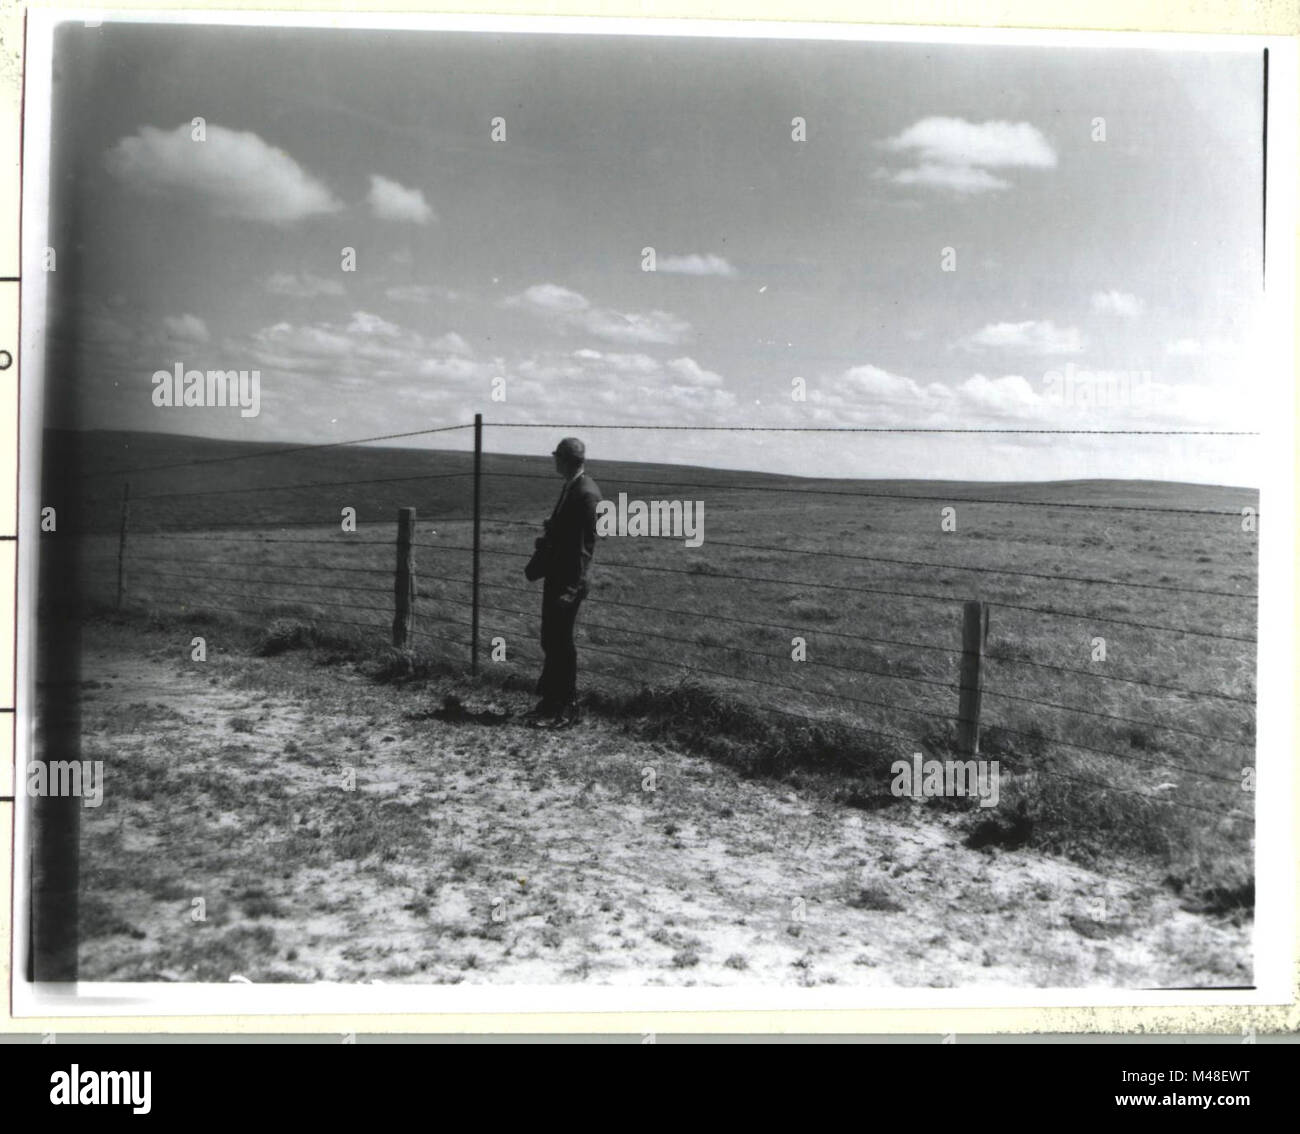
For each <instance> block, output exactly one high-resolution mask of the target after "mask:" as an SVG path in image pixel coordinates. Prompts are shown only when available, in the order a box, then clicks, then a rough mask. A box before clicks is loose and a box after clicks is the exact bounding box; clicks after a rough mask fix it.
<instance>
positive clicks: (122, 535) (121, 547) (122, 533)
mask: <svg viewBox="0 0 1300 1134" xmlns="http://www.w3.org/2000/svg"><path fill="white" fill-rule="evenodd" d="M130 518H131V482H130V481H129V480H124V481H123V482H122V522H121V526H120V527H119V528H118V530H117V609H118V610H121V609H122V595H123V593H124V590H125V586H126V574H125V559H126V528H127V523H128V522H129V520H130Z"/></svg>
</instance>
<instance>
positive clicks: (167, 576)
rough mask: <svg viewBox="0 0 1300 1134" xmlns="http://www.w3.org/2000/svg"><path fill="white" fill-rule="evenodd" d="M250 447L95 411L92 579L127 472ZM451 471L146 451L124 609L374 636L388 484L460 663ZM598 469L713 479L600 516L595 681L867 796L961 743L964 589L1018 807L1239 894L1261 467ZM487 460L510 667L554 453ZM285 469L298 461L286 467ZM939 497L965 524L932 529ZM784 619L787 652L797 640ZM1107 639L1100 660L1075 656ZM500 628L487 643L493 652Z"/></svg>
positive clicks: (429, 631) (432, 609)
mask: <svg viewBox="0 0 1300 1134" xmlns="http://www.w3.org/2000/svg"><path fill="white" fill-rule="evenodd" d="M256 448H257V447H256V446H249V445H236V444H227V443H221V442H212V441H197V440H194V439H190V438H179V437H168V436H164V435H147V434H132V435H123V434H103V433H96V434H87V435H85V438H84V439H83V442H82V444H81V446H80V453H81V457H82V464H81V467H80V468H77V469H75V470H65V471H75V473H76V474H77V475H80V476H86V477H87V479H86V480H85V482H84V483H85V484H86V485H88V486H89V488H88V491H87V495H88V497H90V500H89V507H87V506H86V504H87V501H85V500H82V501H78V500H77V499H75V496H74V495H73V494H71V493H68V494H66V495H64V496H62V497H60V496H58V494H57V493H56V499H57V502H58V505H59V509H60V512H59V514H60V517H61V520H60V529H59V530H60V538H62V537H65V536H67V535H68V534H69V533H70V532H84V533H85V535H84V538H82V539H80V540H78V541H77V544H76V550H77V554H78V556H79V562H78V563H77V564H76V565H75V567H74V568H73V569H74V570H75V572H76V574H75V576H74V577H75V578H76V579H77V580H78V584H77V585H78V588H79V589H80V590H81V592H82V594H83V596H84V598H85V599H86V600H87V602H88V603H90V604H91V605H92V606H102V605H105V604H111V603H112V602H113V600H114V592H115V586H116V566H115V561H116V554H117V528H118V522H119V506H118V500H119V498H120V494H121V480H122V479H123V478H121V477H119V476H117V475H115V474H114V472H113V470H114V469H122V468H134V467H136V466H139V465H151V464H164V463H171V462H189V461H199V460H209V459H218V458H224V457H228V456H233V455H238V454H242V453H245V452H251V451H254V450H255V449H256ZM271 448H276V446H271ZM470 471H471V458H470V456H469V455H468V454H466V453H462V452H448V451H416V450H409V449H404V450H403V449H380V448H365V447H363V448H339V449H325V450H316V451H311V452H306V453H298V454H290V455H285V456H277V457H267V458H264V459H257V460H238V461H230V462H225V461H221V462H220V463H211V464H206V465H199V466H197V467H195V468H192V469H172V470H162V471H158V472H152V473H143V474H141V473H135V474H133V475H132V476H131V477H130V478H129V479H130V490H131V497H132V504H131V519H130V531H129V536H128V542H127V559H126V599H127V605H128V606H129V607H132V608H143V609H145V610H153V611H157V612H160V613H166V614H167V615H168V616H169V617H170V616H176V615H180V616H188V615H195V616H198V615H200V614H204V615H206V614H208V613H209V612H213V613H216V614H217V615H222V614H224V615H228V616H229V617H231V618H232V619H236V620H245V621H249V620H251V621H253V622H254V623H266V622H268V621H270V620H271V619H274V618H279V619H282V620H289V621H294V620H296V621H298V622H306V623H309V624H312V625H316V626H323V627H327V628H330V629H332V630H334V631H338V632H340V633H343V634H345V635H346V634H355V635H356V636H358V637H359V638H360V639H361V640H363V641H365V642H374V643H375V644H376V646H380V645H382V644H383V643H385V642H386V641H387V639H388V632H389V625H390V622H391V617H392V586H393V560H394V548H393V542H394V538H395V516H396V511H397V509H398V508H399V507H402V506H414V507H415V508H416V509H417V536H416V540H417V545H418V546H417V548H416V564H417V577H418V590H419V598H418V605H417V615H416V627H417V635H418V643H417V644H418V646H419V647H420V650H421V651H422V652H423V653H425V654H427V655H428V656H429V657H431V658H434V659H440V660H441V661H443V662H446V663H450V664H452V665H456V666H463V665H465V664H467V662H468V657H469V626H468V623H469V618H470V614H469V596H470V588H469V580H470V555H469V553H468V551H467V550H466V549H467V548H468V547H469V545H470V542H471V538H472V525H471V524H470V522H469V517H470V514H471V486H472V480H471V477H470V475H469V474H470ZM588 471H589V472H590V473H591V474H592V475H593V476H594V477H595V478H596V480H597V481H598V482H599V483H600V485H601V487H602V490H603V492H604V494H605V496H606V497H607V498H614V497H616V496H617V494H618V493H619V492H626V493H628V494H629V496H630V497H633V498H639V499H647V500H648V499H690V500H700V501H703V502H704V505H705V539H704V543H703V546H701V547H699V548H695V549H691V548H687V547H684V546H683V544H682V542H681V541H679V540H667V539H660V540H650V539H618V538H612V539H607V540H604V541H602V542H601V543H600V545H599V546H598V547H597V551H596V562H595V569H594V583H593V590H592V594H591V598H590V600H589V602H588V603H587V604H586V605H585V607H584V609H583V613H582V616H581V618H580V620H579V626H580V647H579V648H580V656H581V661H582V666H583V674H582V680H583V682H584V684H585V686H586V687H587V688H588V689H589V690H592V691H593V692H597V693H600V692H604V693H605V694H606V695H607V696H608V697H610V698H615V697H624V698H626V697H628V696H635V695H636V694H637V691H638V690H640V689H641V688H643V687H647V686H648V687H650V688H652V689H655V690H659V691H660V692H661V693H663V692H664V691H665V690H666V691H668V692H667V693H666V694H665V696H668V697H669V700H668V701H667V702H665V703H666V704H672V703H673V702H672V701H671V696H673V695H676V696H678V697H679V701H678V702H677V703H679V704H681V705H694V704H697V703H699V701H698V698H699V694H700V691H705V692H707V693H708V695H709V696H714V697H720V698H722V699H723V700H724V701H725V705H726V708H725V709H722V708H718V707H717V706H716V705H715V706H714V707H713V709H712V710H711V711H712V712H714V715H715V718H714V719H713V723H712V724H710V723H708V722H704V723H701V722H699V721H695V720H693V719H691V720H688V719H682V720H680V721H678V722H676V723H674V722H672V721H670V722H669V723H668V725H667V726H666V727H668V728H669V729H670V730H671V731H672V732H673V734H674V735H675V736H676V737H677V739H679V740H680V739H689V736H688V735H687V734H689V733H690V732H691V731H692V729H694V730H696V731H699V732H712V733H715V734H716V735H708V736H703V735H702V736H700V737H698V739H699V740H700V742H701V743H702V744H703V745H704V746H705V747H706V748H710V749H711V750H715V751H719V752H722V753H723V754H724V755H725V756H727V758H729V759H732V760H733V762H735V763H738V764H740V765H741V766H742V767H743V766H745V765H746V761H747V759H751V758H752V760H751V763H752V770H754V771H759V772H770V771H773V770H777V771H782V772H786V771H790V770H791V769H793V768H796V767H803V768H808V769H811V770H812V771H814V772H817V771H821V772H827V773H829V774H831V775H833V776H835V777H838V778H839V779H840V780H842V781H843V782H844V783H846V784H851V783H852V782H853V781H854V780H855V779H856V778H859V777H860V778H861V779H862V780H863V782H864V784H866V785H867V789H866V790H868V794H870V795H872V796H879V794H880V791H881V784H882V782H884V783H887V781H888V772H887V769H888V765H889V763H890V762H891V761H892V760H894V759H897V758H898V757H900V756H908V755H910V754H911V753H912V752H914V751H924V752H925V753H926V754H927V755H929V754H931V753H934V754H939V755H941V756H942V755H944V754H946V753H948V752H949V751H950V749H951V746H952V743H953V727H954V722H953V718H954V717H955V714H956V709H957V697H958V694H957V689H956V684H957V680H958V669H957V666H958V661H959V655H958V652H959V649H960V644H961V639H960V632H961V604H962V602H963V601H965V600H970V599H980V600H984V601H987V602H989V603H991V604H994V605H993V606H992V609H991V613H990V631H989V643H988V651H989V653H990V655H992V659H993V660H991V661H990V662H989V665H990V669H989V672H988V677H987V681H986V690H985V700H984V734H983V737H984V739H983V754H984V755H986V756H989V757H990V758H999V759H1001V760H1002V761H1003V764H1004V767H1003V774H1004V777H1005V779H1004V786H1003V792H1002V796H1003V807H1004V808H1007V809H1008V812H1009V813H1015V814H1019V815H1021V816H1024V817H1027V818H1028V820H1029V821H1031V822H1032V824H1033V827H1034V831H1035V836H1034V840H1035V842H1037V843H1039V844H1040V845H1042V846H1044V847H1045V848H1048V849H1053V850H1058V851H1063V852H1066V853H1069V854H1071V855H1073V856H1075V857H1078V858H1081V859H1089V858H1092V857H1095V856H1097V855H1101V854H1103V853H1109V852H1112V851H1122V852H1126V853H1132V854H1137V855H1141V856H1143V857H1147V858H1150V859H1152V860H1154V861H1155V862H1157V863H1158V864H1160V868H1161V869H1162V870H1168V872H1169V874H1170V877H1171V879H1172V880H1173V882H1174V884H1175V885H1176V886H1177V885H1188V886H1192V887H1194V888H1195V889H1196V890H1197V891H1198V892H1199V893H1201V894H1202V895H1204V901H1205V902H1206V904H1207V908H1214V907H1216V905H1217V906H1220V907H1233V906H1239V905H1242V904H1245V905H1249V904H1251V901H1252V900H1253V899H1252V898H1251V897H1250V895H1251V893H1252V892H1253V891H1252V890H1251V885H1252V882H1251V879H1252V861H1251V855H1252V845H1253V838H1252V837H1253V809H1252V797H1251V796H1250V795H1249V794H1247V793H1244V792H1243V791H1242V790H1241V787H1240V782H1241V774H1242V769H1243V767H1246V766H1249V765H1252V764H1253V763H1254V719H1255V713H1254V696H1255V646H1254V644H1253V639H1254V637H1255V635H1256V630H1257V605H1256V603H1255V601H1254V600H1253V597H1252V596H1253V595H1254V593H1255V591H1256V589H1257V579H1258V571H1257V555H1256V552H1257V544H1256V536H1255V535H1254V534H1253V533H1243V531H1242V526H1241V522H1240V509H1241V508H1242V507H1243V506H1247V505H1249V506H1251V507H1257V505H1258V494H1257V493H1256V492H1254V491H1253V490H1249V489H1242V488H1220V487H1204V486H1195V485H1185V484H1163V483H1152V482H1130V481H1086V482H1063V483H1051V484H1041V483H1035V484H991V483H982V482H981V483H977V482H971V483H962V484H952V483H941V482H935V481H925V480H916V481H876V480H870V481H868V480H838V481H827V480H810V479H803V478H797V477H785V476H769V475H764V474H757V473H747V472H725V471H719V470H713V469H702V468H688V467H683V466H666V465H665V466H652V465H636V464H620V463H618V462H610V461H599V462H593V463H592V465H591V466H590V467H589V470H588ZM484 472H485V474H486V476H485V478H484V482H483V512H484V516H485V522H484V526H483V550H484V555H483V557H482V570H483V585H482V592H481V594H482V604H483V611H482V624H481V630H480V634H481V639H480V656H481V658H482V659H483V664H484V668H485V670H487V671H489V672H491V673H492V674H493V675H494V676H496V677H497V678H498V679H500V678H502V677H503V676H504V677H507V678H509V677H511V676H513V677H514V678H515V682H514V683H515V685H516V687H522V685H523V683H524V682H525V681H526V680H529V679H531V677H532V675H534V674H535V672H536V667H537V665H538V659H539V649H538V647H537V645H536V623H537V619H536V608H537V605H538V597H539V596H538V593H537V592H538V588H537V587H535V586H533V585H530V584H527V583H526V582H525V580H524V578H523V575H522V566H523V563H524V561H525V559H526V557H527V553H528V552H529V551H530V550H531V544H532V537H533V534H534V530H535V529H537V528H538V527H539V525H540V523H541V520H542V519H543V518H544V517H545V516H546V515H547V514H548V513H549V510H550V507H551V505H552V503H553V501H554V498H555V494H556V491H557V489H558V482H557V480H556V478H555V474H554V472H553V469H552V468H551V464H550V461H549V460H548V459H545V458H525V457H515V456H503V455H497V454H488V455H485V458H484ZM665 482H667V483H665ZM295 484H301V485H312V487H302V488H297V489H288V490H286V489H283V488H281V487H279V486H282V485H295ZM674 485H676V486H677V487H674ZM898 496H909V497H924V498H925V499H907V500H901V499H892V498H891V497H898ZM984 500H991V501H1004V502H1016V503H985V502H980V501H984ZM47 502H49V501H47ZM1049 505H1088V506H1089V507H1057V506H1049ZM946 506H950V507H953V508H955V509H956V523H957V528H956V531H955V532H945V531H943V530H942V529H941V509H943V508H944V507H946ZM1097 506H1107V507H1104V508H1103V507H1097ZM1119 506H1125V507H1126V508H1132V509H1153V511H1141V510H1122V509H1121V508H1119ZM345 507H351V508H355V509H356V512H357V516H358V520H359V523H358V531H357V533H355V534H345V533H343V532H341V531H340V527H339V519H338V518H339V516H340V511H341V509H343V508H345ZM1155 509H1188V510H1193V511H1196V512H1211V513H1213V512H1222V513H1228V514H1188V513H1181V512H1172V511H1171V512H1168V513H1161V512H1159V511H1154V510H1155ZM48 538H49V537H47V540H48ZM737 545H745V546H737ZM60 546H61V547H63V548H64V550H65V551H66V550H67V549H68V548H69V547H71V546H72V545H71V544H67V543H64V544H61V545H60ZM1011 572H1017V574H1013V573H1011ZM739 576H744V577H746V578H744V579H741V578H738V577H739ZM1061 576H1074V577H1076V581H1071V580H1066V579H1063V578H1061ZM1085 578H1086V579H1095V580H1105V581H1107V582H1106V583H1105V584H1103V583H1100V582H1088V581H1077V580H1082V579H1085ZM48 589H50V588H48V587H47V590H48ZM884 592H893V593H884ZM1201 592H1215V593H1201ZM52 598H53V596H52V595H51V594H48V593H47V594H43V595H42V601H43V602H45V603H46V604H47V605H48V604H49V603H50V601H51V600H52ZM997 604H1011V606H1013V607H1033V608H1037V609H1036V610H1021V609H1008V607H1007V606H1004V605H997ZM1041 611H1053V612H1057V613H1042V612H1041ZM1066 612H1069V613H1070V615H1071V616H1067V614H1066ZM1073 615H1079V617H1075V616H1073ZM1107 620H1113V621H1107ZM1125 623H1145V624H1148V625H1147V626H1144V627H1139V626H1132V625H1124V624H1125ZM1186 631H1196V632H1197V633H1196V634H1192V633H1187V632H1186ZM795 637H800V638H803V639H805V641H806V644H807V660H806V661H802V662H798V661H793V660H791V648H792V647H791V642H792V639H793V638H795ZM1099 637H1100V638H1104V639H1105V649H1106V660H1105V662H1095V661H1093V660H1092V658H1093V651H1094V645H1093V639H1095V638H1099ZM497 639H501V640H503V642H504V647H505V654H506V656H505V660H494V659H493V657H492V647H493V642H494V640H497ZM506 683H507V684H509V683H510V682H509V681H507V682H506ZM673 690H676V694H673V693H672V691H673ZM687 694H689V695H690V696H689V697H688V696H687ZM691 697H694V698H696V699H695V700H691V699H690V698H691ZM737 714H740V715H742V716H743V714H751V716H752V715H753V714H758V719H762V720H766V721H770V727H769V728H768V732H770V734H771V735H772V736H776V735H777V734H780V735H781V736H782V737H784V738H785V739H784V740H783V741H782V746H781V753H782V761H781V762H777V763H776V764H774V763H773V762H772V761H766V762H765V761H764V760H763V759H760V758H759V756H760V755H761V754H762V753H763V752H766V751H768V749H769V748H770V747H771V746H770V745H769V743H768V741H767V740H766V739H764V738H763V737H762V735H760V734H759V733H755V732H753V731H751V732H749V733H748V734H745V733H744V730H742V735H741V737H740V739H739V741H738V742H736V743H732V744H731V745H730V746H729V747H728V746H727V745H726V743H725V741H726V738H725V737H724V736H723V735H721V734H722V733H724V732H725V731H726V728H725V726H726V724H727V722H728V721H733V720H736V719H740V718H739V717H738V716H737ZM686 715H688V716H689V714H686ZM809 718H812V721H811V722H810V721H809ZM792 730H793V731H792ZM850 735H851V736H853V737H854V738H855V740H854V741H853V743H852V744H851V745H850V744H849V743H848V742H847V741H845V740H844V738H845V737H847V736H850ZM756 737H757V739H756ZM772 743H775V742H772ZM800 746H802V748H803V751H802V752H799V751H796V750H795V749H798V748H799V747H800ZM832 749H834V750H832ZM1008 773H1010V774H1009V775H1008ZM882 777H883V780H882ZM848 798H851V793H850V796H849V797H848ZM1000 810H1001V809H1000Z"/></svg>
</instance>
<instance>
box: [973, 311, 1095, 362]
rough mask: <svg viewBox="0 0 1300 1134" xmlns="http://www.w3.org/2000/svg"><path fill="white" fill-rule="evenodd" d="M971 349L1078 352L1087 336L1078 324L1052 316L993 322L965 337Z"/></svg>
mask: <svg viewBox="0 0 1300 1134" xmlns="http://www.w3.org/2000/svg"><path fill="white" fill-rule="evenodd" d="M962 345H963V346H965V347H966V348H967V349H968V350H1009V351H1016V352H1020V353H1024V354H1077V353H1078V352H1079V351H1081V350H1082V349H1083V337H1082V336H1081V335H1080V334H1079V330H1078V328H1077V327H1058V326H1057V325H1056V324H1055V323H1053V322H1052V321H1051V320H1050V319H1043V320H1038V319H1026V320H1025V321H1024V322H1021V323H989V324H988V325H987V326H984V327H981V328H980V329H979V330H978V331H976V332H975V333H974V334H973V335H968V336H967V337H966V338H965V339H963V340H962Z"/></svg>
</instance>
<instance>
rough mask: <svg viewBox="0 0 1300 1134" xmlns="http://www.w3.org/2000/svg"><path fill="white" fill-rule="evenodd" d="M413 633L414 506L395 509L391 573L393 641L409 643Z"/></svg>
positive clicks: (401, 645) (400, 646)
mask: <svg viewBox="0 0 1300 1134" xmlns="http://www.w3.org/2000/svg"><path fill="white" fill-rule="evenodd" d="M414 634H415V509H414V508H398V509H397V572H396V574H395V575H394V576H393V645H394V646H396V647H397V648H398V649H399V650H404V649H406V648H407V647H408V646H409V645H410V644H411V639H412V637H413V636H414Z"/></svg>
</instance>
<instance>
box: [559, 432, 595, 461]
mask: <svg viewBox="0 0 1300 1134" xmlns="http://www.w3.org/2000/svg"><path fill="white" fill-rule="evenodd" d="M551 456H552V457H567V458H568V459H569V460H571V461H581V460H585V459H586V456H587V446H586V445H584V444H583V443H582V442H581V441H579V440H578V438H576V437H566V438H564V440H563V441H561V442H560V443H559V444H558V445H556V446H555V452H554V453H552V454H551Z"/></svg>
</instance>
